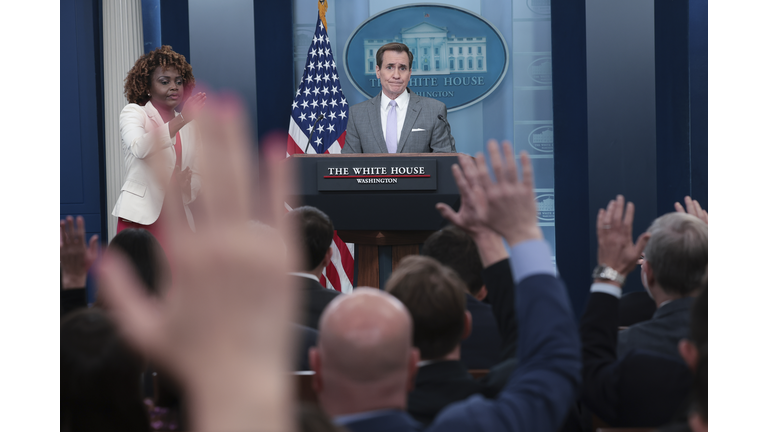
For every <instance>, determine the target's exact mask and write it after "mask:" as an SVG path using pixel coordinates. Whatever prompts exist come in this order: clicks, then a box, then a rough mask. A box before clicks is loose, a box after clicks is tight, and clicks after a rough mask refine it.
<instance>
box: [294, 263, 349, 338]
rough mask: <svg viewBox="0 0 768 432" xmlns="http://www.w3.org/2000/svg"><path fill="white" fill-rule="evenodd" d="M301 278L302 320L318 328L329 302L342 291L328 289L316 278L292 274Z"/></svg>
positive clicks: (313, 327)
mask: <svg viewBox="0 0 768 432" xmlns="http://www.w3.org/2000/svg"><path fill="white" fill-rule="evenodd" d="M291 277H295V278H298V279H299V283H300V285H299V286H300V287H301V301H302V308H301V311H302V315H303V320H302V321H301V322H302V323H303V324H304V325H305V326H307V327H309V328H312V329H315V330H317V329H318V328H317V327H318V324H319V322H320V315H322V313H323V311H324V310H325V307H326V306H328V303H330V302H331V301H333V299H335V298H336V297H337V296H339V295H341V293H340V292H338V291H336V290H332V289H328V288H325V287H323V286H322V285H320V283H319V282H318V281H316V280H314V279H310V278H306V277H302V276H291Z"/></svg>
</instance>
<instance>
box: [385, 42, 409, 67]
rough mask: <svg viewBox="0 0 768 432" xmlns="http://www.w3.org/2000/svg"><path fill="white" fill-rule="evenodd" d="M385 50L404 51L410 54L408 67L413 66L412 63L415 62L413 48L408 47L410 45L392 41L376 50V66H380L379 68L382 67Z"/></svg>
mask: <svg viewBox="0 0 768 432" xmlns="http://www.w3.org/2000/svg"><path fill="white" fill-rule="evenodd" d="M385 51H397V52H399V53H401V52H404V53H406V54H408V69H410V68H411V65H412V64H413V54H412V53H411V50H409V49H408V45H406V44H404V43H400V42H390V43H388V44H385V45H382V46H381V48H379V50H378V51H376V66H378V67H379V69H381V62H382V61H383V59H384V52H385Z"/></svg>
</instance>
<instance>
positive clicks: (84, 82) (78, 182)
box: [59, 0, 106, 239]
mask: <svg viewBox="0 0 768 432" xmlns="http://www.w3.org/2000/svg"><path fill="white" fill-rule="evenodd" d="M60 16H61V21H60V25H61V28H60V36H61V42H60V43H61V45H60V50H61V62H60V76H61V78H60V80H61V81H60V85H61V92H60V109H61V111H60V121H61V125H60V137H61V140H60V154H61V156H60V200H59V204H60V217H61V218H62V219H63V218H64V217H66V216H67V215H73V216H76V215H82V216H83V217H84V218H85V223H86V230H87V236H88V238H90V236H91V235H93V234H99V235H100V236H101V238H102V239H103V238H105V235H104V231H105V229H106V225H105V224H104V221H105V219H104V209H103V204H102V203H103V201H102V190H101V178H102V175H101V170H102V166H103V156H102V154H101V149H102V148H103V138H102V133H101V130H102V128H103V125H102V108H101V86H102V80H101V60H100V52H101V49H100V39H99V37H98V35H99V32H98V29H99V24H98V23H99V14H98V3H96V2H95V1H94V0H61V15H60Z"/></svg>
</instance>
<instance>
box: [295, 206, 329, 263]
mask: <svg viewBox="0 0 768 432" xmlns="http://www.w3.org/2000/svg"><path fill="white" fill-rule="evenodd" d="M286 217H288V218H293V219H294V222H295V223H296V229H298V233H299V236H300V238H299V239H298V240H299V244H300V245H301V246H302V247H303V248H304V253H305V256H304V266H305V267H304V268H303V269H302V270H312V269H314V268H315V267H317V266H319V265H320V263H321V262H323V258H324V257H325V253H326V252H327V251H328V248H329V247H331V243H332V242H333V222H331V218H329V217H328V215H327V214H325V213H323V212H322V211H320V210H319V209H317V208H315V207H312V206H303V207H298V208H295V209H293V210H292V211H290V212H289V213H288V215H287V216H286Z"/></svg>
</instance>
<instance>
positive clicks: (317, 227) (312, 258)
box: [286, 206, 341, 330]
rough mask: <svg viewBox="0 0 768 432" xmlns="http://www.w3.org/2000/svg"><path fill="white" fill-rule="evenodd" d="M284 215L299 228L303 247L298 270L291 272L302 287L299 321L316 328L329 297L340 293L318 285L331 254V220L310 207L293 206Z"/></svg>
mask: <svg viewBox="0 0 768 432" xmlns="http://www.w3.org/2000/svg"><path fill="white" fill-rule="evenodd" d="M286 217H287V218H289V219H291V221H292V222H293V223H295V224H296V226H297V227H298V242H299V243H300V246H301V248H302V249H303V252H302V253H301V255H300V256H301V257H302V258H303V259H302V260H301V261H300V263H301V264H300V268H299V269H298V270H299V271H296V272H293V273H291V275H293V276H295V277H296V278H298V279H299V280H300V282H301V286H302V292H301V296H302V301H303V304H304V308H303V312H304V318H303V321H302V323H303V324H305V325H306V326H307V327H311V328H313V329H315V330H317V325H318V321H319V320H320V314H322V313H323V310H324V309H325V307H326V306H327V305H328V303H330V302H331V300H333V299H334V298H336V296H338V295H340V294H341V293H339V292H338V291H336V290H333V289H328V288H325V287H323V286H322V285H320V276H322V274H323V270H325V267H326V266H327V265H328V264H329V263H330V262H331V255H333V249H332V248H331V243H333V223H332V222H331V219H330V218H329V217H328V215H326V214H325V213H323V212H322V211H320V210H319V209H317V208H315V207H311V206H304V207H298V208H295V209H293V210H292V211H291V212H289V213H288V215H287V216H286Z"/></svg>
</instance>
